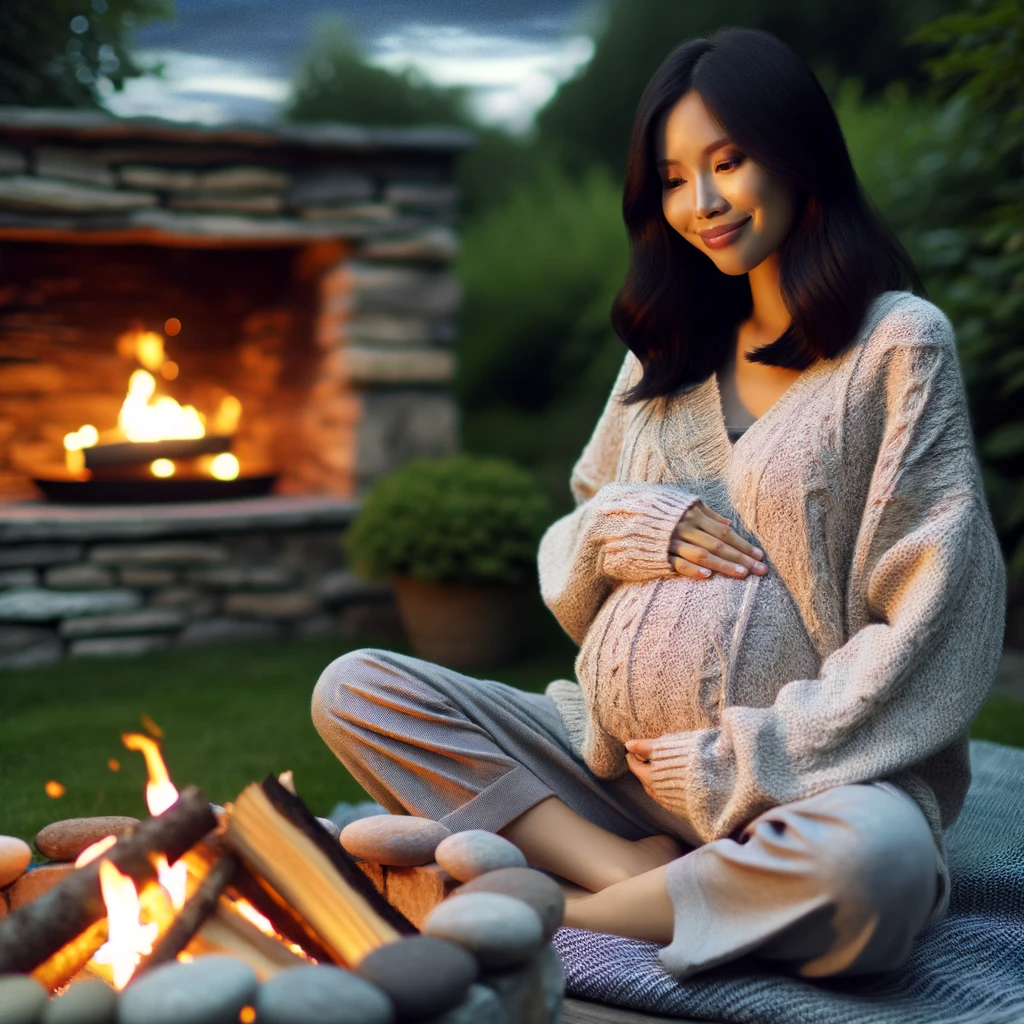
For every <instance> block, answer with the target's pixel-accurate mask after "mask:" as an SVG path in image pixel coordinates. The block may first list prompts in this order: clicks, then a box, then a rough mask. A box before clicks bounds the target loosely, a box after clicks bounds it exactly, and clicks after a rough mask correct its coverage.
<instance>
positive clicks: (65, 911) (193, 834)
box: [0, 787, 217, 985]
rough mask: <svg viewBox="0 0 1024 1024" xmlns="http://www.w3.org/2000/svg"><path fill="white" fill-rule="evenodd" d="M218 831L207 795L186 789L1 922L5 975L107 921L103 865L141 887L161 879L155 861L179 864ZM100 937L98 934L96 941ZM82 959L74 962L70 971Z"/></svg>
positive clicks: (22, 970) (34, 964) (0, 965)
mask: <svg viewBox="0 0 1024 1024" xmlns="http://www.w3.org/2000/svg"><path fill="white" fill-rule="evenodd" d="M216 826H217V819H216V817H215V816H214V814H213V812H212V811H211V810H210V805H209V803H208V802H207V800H206V798H205V797H204V796H203V795H202V793H201V792H200V791H199V790H198V789H197V788H195V787H190V788H188V789H186V790H184V791H183V792H182V793H181V795H180V797H179V798H178V800H177V801H176V802H175V803H174V804H173V805H172V806H171V807H170V808H169V809H168V810H167V811H165V812H164V813H163V814H161V815H159V816H158V817H154V818H149V819H147V820H146V821H143V822H142V823H141V824H140V825H138V826H137V827H136V828H135V829H133V830H132V831H131V832H129V833H127V834H125V835H124V836H122V837H121V838H120V839H119V840H118V841H117V843H116V844H115V845H114V846H112V847H111V848H110V849H109V850H108V851H107V852H106V854H105V855H104V856H103V858H102V859H101V860H99V861H93V862H92V863H91V864H87V865H85V866H84V867H82V868H79V869H78V870H77V871H75V872H74V873H73V874H71V875H70V876H69V877H68V878H67V879H65V880H64V881H63V882H61V884H60V885H58V886H56V887H55V888H53V889H51V890H50V891H49V892H48V893H46V894H45V895H43V896H40V897H39V899H37V900H36V901H35V902H33V903H29V904H27V905H26V906H23V907H21V908H19V909H18V910H16V911H15V912H14V913H12V914H11V915H10V916H9V917H7V918H6V919H5V920H3V921H0V974H8V973H11V974H27V973H29V972H31V971H33V970H34V969H36V968H38V967H39V966H40V965H42V964H43V963H44V962H46V961H48V960H50V959H51V958H53V957H54V954H56V953H58V952H59V951H60V950H61V949H62V948H63V947H64V946H67V945H68V944H69V943H73V942H74V941H75V940H76V939H77V938H78V937H79V936H81V935H82V934H83V933H84V932H86V931H88V930H90V929H93V930H95V929H94V926H95V925H96V924H97V922H100V921H103V920H104V919H105V918H106V916H107V910H106V905H105V903H104V901H103V894H102V889H101V886H100V864H101V863H103V862H104V861H108V862H110V863H112V864H113V865H114V866H115V867H116V868H117V869H118V870H119V871H120V872H121V873H122V874H124V875H127V876H128V877H129V878H131V879H132V880H133V881H134V882H135V884H136V885H137V886H139V887H141V886H143V885H145V884H146V883H148V882H152V881H155V880H156V878H157V872H156V868H155V866H154V863H153V858H154V857H156V856H157V855H159V854H163V855H164V856H165V857H166V858H167V860H168V861H169V862H170V863H172V864H173V863H174V862H175V861H177V860H178V859H179V858H180V857H181V856H182V855H183V854H184V853H185V852H186V851H187V850H189V849H190V848H191V847H192V846H193V845H194V844H195V843H197V842H198V841H199V840H200V839H202V838H203V836H205V835H206V834H207V833H208V832H210V831H211V830H212V829H214V828H216ZM96 937H99V936H98V934H97V935H96V936H94V937H93V941H95V938H96ZM101 941H102V940H101ZM90 955H91V954H90ZM86 959H88V958H86ZM76 960H77V957H71V958H69V962H68V966H70V964H71V963H73V962H75V961H76ZM47 973H48V981H49V983H50V984H51V985H54V984H60V983H61V981H62V980H67V978H70V977H71V976H72V975H73V974H74V971H73V970H72V971H71V973H70V974H68V976H67V978H63V979H58V980H57V981H56V982H53V981H52V979H51V975H53V974H56V973H60V972H59V971H53V970H49V969H48V972H47Z"/></svg>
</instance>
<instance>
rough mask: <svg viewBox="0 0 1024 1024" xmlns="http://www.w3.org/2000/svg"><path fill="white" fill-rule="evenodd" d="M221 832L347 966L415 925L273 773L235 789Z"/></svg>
mask: <svg viewBox="0 0 1024 1024" xmlns="http://www.w3.org/2000/svg"><path fill="white" fill-rule="evenodd" d="M225 839H226V841H227V842H228V843H229V844H230V845H231V846H232V848H233V849H234V850H235V851H236V852H237V853H238V854H239V856H241V858H242V860H243V861H244V862H245V863H246V865H247V866H248V867H249V868H250V870H251V871H252V872H253V874H254V875H256V876H257V877H258V878H259V880H260V882H261V883H263V884H265V886H266V888H267V889H268V890H269V891H270V892H271V893H272V895H273V896H274V897H275V899H276V900H278V901H279V902H280V903H281V904H282V905H288V906H290V907H291V909H292V910H293V911H297V912H298V915H299V920H300V921H301V923H302V925H303V927H304V929H306V930H307V931H308V932H311V933H312V935H313V936H315V937H316V938H317V940H318V941H319V942H320V943H321V944H322V945H323V946H325V947H326V948H327V951H328V952H329V954H330V958H331V959H332V960H333V961H334V962H335V963H338V964H340V965H342V966H352V965H354V964H357V963H359V962H360V960H362V959H363V957H365V956H366V955H367V954H368V953H369V952H371V951H372V950H374V949H376V948H377V947H378V946H381V945H383V944H385V943H388V942H394V941H395V940H397V939H398V938H400V937H401V936H402V935H409V934H415V932H416V929H415V927H414V926H413V925H412V924H410V922H409V921H408V920H407V919H406V918H405V917H403V916H402V915H401V914H400V913H399V912H398V911H397V910H395V908H394V907H392V906H391V905H390V904H389V903H388V902H387V901H386V900H385V899H384V898H383V897H382V896H381V895H380V894H379V893H378V892H377V890H376V889H375V888H374V886H373V883H372V882H370V880H369V879H368V878H367V877H366V876H365V875H364V874H363V872H362V871H360V870H359V868H358V867H357V865H356V863H355V861H354V860H353V859H352V858H351V857H350V856H349V855H348V854H347V853H346V852H345V851H344V850H343V849H342V848H341V846H339V845H338V844H337V843H335V842H332V841H331V840H330V838H329V837H328V835H327V833H326V832H325V831H324V830H323V828H322V827H321V826H320V824H319V823H318V822H317V820H316V818H314V817H313V815H312V814H311V813H310V812H309V810H308V809H307V808H306V806H305V804H303V803H302V801H301V800H300V799H299V798H298V797H295V796H293V795H292V794H291V793H289V792H288V790H287V789H285V788H284V786H282V785H281V783H280V782H278V780H277V779H276V778H274V776H273V775H270V776H268V777H267V779H266V780H265V781H264V782H263V784H262V786H258V785H255V784H253V785H251V786H248V787H246V789H245V790H244V791H243V792H242V794H241V795H240V796H239V797H238V799H237V800H236V801H235V803H234V805H233V807H232V808H231V810H230V814H229V818H228V828H227V833H226V836H225Z"/></svg>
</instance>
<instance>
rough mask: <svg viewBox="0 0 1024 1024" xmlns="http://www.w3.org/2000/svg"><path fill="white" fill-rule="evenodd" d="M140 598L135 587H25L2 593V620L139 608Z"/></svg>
mask: <svg viewBox="0 0 1024 1024" xmlns="http://www.w3.org/2000/svg"><path fill="white" fill-rule="evenodd" d="M140 603H141V598H140V597H139V595H138V593H137V592H136V591H134V590H87V591H74V590H44V589H43V588H41V587H26V588H25V589H24V590H8V591H5V592H4V593H2V594H0V621H4V622H49V621H52V620H53V619H69V618H77V617H78V616H80V615H98V614H101V613H104V612H123V611H128V610H130V609H132V608H137V607H138V606H139V604H140Z"/></svg>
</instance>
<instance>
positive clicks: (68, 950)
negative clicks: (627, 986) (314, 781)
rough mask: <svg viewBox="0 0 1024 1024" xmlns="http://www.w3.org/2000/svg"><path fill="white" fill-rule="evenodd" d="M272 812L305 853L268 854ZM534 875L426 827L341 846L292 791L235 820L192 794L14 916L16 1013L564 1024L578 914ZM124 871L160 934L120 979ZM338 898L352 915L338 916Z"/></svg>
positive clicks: (350, 838)
mask: <svg viewBox="0 0 1024 1024" xmlns="http://www.w3.org/2000/svg"><path fill="white" fill-rule="evenodd" d="M256 804H259V806H260V807H261V808H264V812H265V813H267V814H271V815H274V814H279V815H280V817H281V822H283V824H282V825H281V830H282V835H285V834H286V835H287V836H288V837H291V838H290V839H289V842H288V843H287V844H277V845H274V844H273V843H269V842H264V839H263V838H262V836H263V831H267V832H273V831H274V830H275V828H276V826H274V827H273V828H270V827H268V828H267V829H266V830H263V829H262V826H261V828H257V829H255V831H254V829H253V827H252V826H253V823H258V822H259V821H260V819H259V818H257V817H254V816H253V815H252V812H251V808H252V806H255V805H256ZM247 808H248V810H247V811H246V813H247V814H248V817H244V816H243V814H242V813H241V811H242V810H246V809H247ZM233 816H234V820H233ZM247 822H248V825H247ZM254 837H255V839H254ZM272 854H273V862H271V861H268V860H267V858H268V857H270V856H271V855H272ZM176 864H185V865H187V868H188V887H187V895H185V896H183V902H182V903H181V905H180V906H178V907H176V908H174V909H173V910H169V903H168V900H167V893H166V891H165V890H164V888H163V887H162V885H161V881H162V882H163V884H164V885H166V878H165V876H164V874H163V870H165V869H167V868H173V867H174V865H176ZM523 865H524V862H523V861H522V858H521V855H520V854H519V852H518V850H516V849H515V848H514V847H513V846H511V844H508V843H507V842H506V841H505V840H502V839H501V838H500V837H498V836H494V835H491V834H489V833H477V832H466V833H456V834H454V835H449V834H448V832H447V830H445V829H444V828H443V826H440V825H438V824H437V823H435V822H427V821H425V820H424V819H418V818H413V817H407V816H391V815H387V816H380V817H377V818H369V819H364V820H362V821H357V822H355V823H353V824H352V825H350V826H349V827H348V828H347V829H346V830H345V831H344V832H343V833H342V843H339V842H338V840H337V838H336V836H332V835H331V834H330V833H329V832H328V831H327V830H326V829H325V828H324V827H323V826H322V825H321V824H320V823H319V822H318V820H317V819H316V818H314V817H313V816H312V815H311V814H310V813H309V811H308V810H307V809H306V808H305V806H304V805H303V804H302V802H301V801H300V800H298V798H296V797H295V796H294V795H292V794H291V793H289V792H288V791H287V789H285V788H284V787H283V786H281V785H280V784H279V783H278V781H277V780H276V779H274V778H273V777H270V778H268V779H267V780H266V781H265V782H264V783H263V784H262V785H260V786H256V785H254V786H250V787H248V788H247V789H246V791H244V792H243V794H241V795H240V796H239V798H238V800H237V801H236V802H235V805H233V806H232V805H229V807H228V809H227V811H225V812H222V813H215V810H214V809H211V805H210V804H209V803H208V802H207V800H206V799H205V797H204V796H203V795H202V794H201V793H200V791H199V790H198V789H196V788H194V787H192V788H188V789H185V790H183V791H182V792H181V794H180V795H179V796H178V799H177V800H176V801H175V802H174V803H173V805H172V806H170V807H169V808H168V809H167V810H165V811H164V812H163V813H162V814H159V815H155V816H153V817H151V818H149V819H147V820H145V821H141V822H139V823H137V824H135V825H129V826H127V827H126V828H125V829H124V831H123V833H122V834H121V835H120V836H119V837H118V838H116V841H114V840H113V837H112V839H111V840H110V841H109V843H108V845H107V846H106V848H104V849H102V850H101V851H100V852H98V853H97V854H96V855H95V856H94V858H93V859H91V860H89V861H88V862H87V863H83V864H82V866H80V867H77V868H70V867H69V868H66V869H64V870H63V871H62V872H61V873H62V874H63V877H62V878H61V880H60V881H59V882H58V883H57V884H56V885H54V886H53V887H52V888H50V889H49V890H48V891H46V892H43V893H42V894H41V895H39V896H38V897H37V898H35V899H32V900H30V901H27V902H23V903H21V904H20V905H19V906H17V907H16V909H14V910H12V911H11V912H10V913H9V914H8V916H7V917H6V918H5V919H3V920H0V1007H5V1008H13V1007H20V1008H21V1010H19V1013H20V1015H19V1016H17V1017H16V1018H11V1019H17V1020H18V1021H21V1022H25V1024H31V1022H33V1021H40V1022H49V1021H51V1020H63V1021H66V1022H71V1021H73V1020H79V1019H81V1020H90V1021H96V1022H100V1021H106V1020H109V1021H110V1022H113V1021H115V1020H116V1021H118V1022H119V1024H160V1022H162V1021H166V1022H167V1024H172V1022H174V1024H177V1022H178V1021H180V1020H186V1019H187V1020H189V1021H194V1022H197V1024H201V1022H203V1021H206V1020H209V1021H210V1022H211V1024H212V1022H215V1021H227V1020H241V1021H253V1020H258V1021H260V1022H261V1024H274V1022H275V1021H279V1022H281V1024H284V1022H286V1021H287V1022H288V1024H303V1022H306V1021H309V1022H310V1024H312V1022H314V1021H315V1022H316V1024H331V1022H332V1021H337V1022H339V1024H340V1022H342V1021H344V1022H347V1024H360V1022H362V1024H389V1022H392V1021H406V1020H408V1021H413V1020H431V1021H437V1022H441V1021H444V1022H446V1024H461V1022H464V1024H470V1022H472V1024H513V1022H516V1021H531V1022H533V1021H536V1022H538V1024H545V1022H549V1021H554V1020H556V1019H557V1016H558V1014H559V1012H560V1007H561V1001H562V987H563V976H562V970H561V964H560V962H559V960H558V957H557V954H556V953H555V952H554V949H553V947H552V946H551V945H550V942H549V941H548V940H549V939H550V937H551V934H552V933H553V931H554V929H555V928H556V927H557V926H558V925H559V924H560V923H561V919H562V914H563V911H564V902H563V899H562V894H561V890H560V889H559V887H558V886H557V885H556V884H555V882H554V881H553V880H551V879H550V878H549V877H548V876H546V875H544V874H543V873H541V872H537V871H533V870H530V869H528V868H526V867H525V866H523ZM113 869H116V872H117V873H118V874H119V876H121V877H122V878H123V879H127V880H130V883H131V886H132V887H133V888H134V893H135V894H136V895H137V898H138V903H137V906H138V907H140V908H141V912H140V911H139V910H136V911H135V913H136V916H137V920H136V922H134V923H136V924H137V923H138V921H141V920H143V919H144V918H147V917H148V918H149V920H148V923H147V926H148V927H150V928H151V929H152V941H151V942H149V943H148V944H147V945H146V946H145V950H144V952H142V953H141V954H139V953H137V954H136V957H135V959H134V961H133V962H132V963H131V964H130V966H129V967H128V973H127V977H121V978H120V979H119V978H118V977H117V973H116V971H117V968H116V967H115V968H114V971H115V973H114V976H113V978H111V977H110V976H109V975H108V973H105V972H104V970H102V969H101V968H100V967H98V966H97V965H98V962H99V961H101V960H102V957H101V953H102V951H103V950H108V949H109V948H110V947H111V946H114V947H116V945H117V942H118V941H121V940H119V938H118V934H117V933H118V928H119V925H118V922H117V915H116V914H115V911H114V909H113V908H112V907H111V906H110V899H109V889H108V887H107V882H109V875H110V873H111V872H112V871H113ZM40 870H46V869H39V868H37V869H35V871H31V872H29V875H27V876H25V877H26V878H27V877H30V876H31V875H32V874H34V873H35V872H36V871H40ZM105 873H106V874H105ZM268 876H270V877H269V878H268ZM316 877H319V878H321V879H326V882H327V883H328V887H327V888H326V889H323V888H322V889H317V888H316V887H315V886H312V884H311V883H310V882H309V879H313V878H316ZM459 882H463V883H465V884H462V885H460V884H458V883H459ZM300 883H301V884H300ZM310 893H313V894H319V895H316V898H315V899H312V900H311V898H310V895H309V894H310ZM157 896H159V897H160V898H156V897H157ZM385 897H389V898H390V900H391V902H388V901H387V899H385ZM335 898H337V899H341V900H342V901H343V902H342V903H341V904H339V906H340V908H341V910H340V911H339V912H333V913H331V914H329V915H327V916H326V917H325V916H324V906H326V905H327V904H328V903H329V902H330V900H331V899H335ZM319 904H323V905H324V906H321V905H319ZM393 904H398V907H397V908H396V906H395V905H393ZM299 905H301V906H302V907H304V908H305V910H304V911H300V910H299V909H298V908H297V907H298V906H299ZM402 909H404V910H405V911H406V912H405V913H403V912H402ZM346 915H354V916H351V918H349V917H346ZM342 918H345V920H346V921H348V923H347V924H345V925H344V926H340V925H339V921H340V920H341V919H342ZM410 918H413V919H414V920H410ZM115 952H116V949H115ZM105 962H106V961H105ZM122 969H123V968H122ZM97 975H98V976H99V977H101V978H102V979H103V980H97V977H95V976H97ZM90 976H93V977H91V978H90ZM122 988H123V991H120V989H122ZM78 1003H80V1004H81V1005H82V1006H83V1007H85V1008H86V1009H85V1010H83V1015H81V1016H76V1015H75V1012H76V1005H77V1004H78ZM97 1006H100V1010H99V1011H97V1009H96V1008H97ZM58 1007H59V1008H60V1009H59V1010H58V1009H57V1008H58ZM104 1007H105V1009H104ZM0 1017H3V1015H2V1014H0ZM3 1019H8V1018H7V1017H3Z"/></svg>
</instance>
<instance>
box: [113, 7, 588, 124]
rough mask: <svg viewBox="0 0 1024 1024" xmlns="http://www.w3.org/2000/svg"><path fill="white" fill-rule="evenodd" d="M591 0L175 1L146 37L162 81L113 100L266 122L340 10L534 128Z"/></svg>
mask: <svg viewBox="0 0 1024 1024" xmlns="http://www.w3.org/2000/svg"><path fill="white" fill-rule="evenodd" d="M593 4H594V0H430V2H424V0H373V2H372V3H367V2H366V0H334V2H332V3H331V4H330V5H326V4H325V3H324V0H291V3H290V4H287V5H285V4H281V3H276V2H270V0H244V2H241V0H178V8H179V12H178V19H177V21H175V22H171V23H157V24H154V25H152V26H150V27H148V28H147V29H145V30H143V31H142V32H141V33H140V36H139V47H140V49H139V56H140V57H141V59H142V60H143V61H144V62H148V63H156V62H161V63H163V65H164V67H165V72H164V76H163V77H162V78H154V77H146V78H143V79H134V80H129V81H128V82H127V83H126V86H125V89H124V91H123V92H121V93H115V94H112V95H111V96H110V97H109V98H108V99H107V103H108V106H109V107H110V108H111V110H113V111H114V112H115V113H118V114H121V115H123V116H131V115H138V114H147V115H152V116H159V117H168V118H172V119H175V120H188V121H200V122H208V123H216V122H224V121H234V120H257V121H259V120H269V119H272V118H274V117H276V116H277V114H278V113H279V111H280V109H281V106H282V104H283V103H284V102H285V101H286V100H287V97H288V94H289V88H290V82H291V72H292V69H293V68H294V67H295V65H296V63H297V61H298V60H299V59H301V56H302V54H303V53H305V52H306V49H307V48H308V45H309V42H310V39H311V33H313V32H315V25H316V23H317V19H318V18H319V17H322V16H323V15H324V14H325V13H328V14H339V13H340V14H342V15H343V16H345V17H346V19H347V20H348V22H349V23H350V24H351V25H352V26H353V28H355V29H356V30H357V31H358V33H359V35H360V36H361V37H362V39H363V40H364V45H365V46H366V50H367V53H368V55H369V59H370V60H371V61H372V62H373V63H375V64H377V65H379V66H381V67H386V68H389V69H393V70H398V69H403V68H414V69H416V70H417V71H419V72H420V73H421V74H422V75H423V76H424V77H425V78H427V79H428V80H429V81H432V82H435V83H437V84H439V85H461V86H467V87H468V88H469V89H470V90H471V102H472V104H473V108H474V111H475V112H476V114H477V116H478V117H479V118H480V119H481V120H482V121H483V122H485V123H489V124H498V125H502V126H505V127H507V128H509V129H510V130H512V131H523V130H525V129H527V128H528V127H529V125H530V124H531V122H532V119H533V116H534V114H535V113H536V111H537V110H538V109H539V108H540V107H541V106H543V105H544V103H546V102H547V101H548V99H550V97H551V96H552V94H553V93H554V91H555V89H556V88H557V87H558V85H559V83H561V82H562V81H564V80H565V79H567V78H569V77H571V76H572V74H573V73H574V72H575V71H576V70H577V69H578V68H580V67H581V66H582V65H583V64H585V63H586V62H587V61H588V60H589V59H590V57H591V55H592V53H593V43H592V41H591V40H590V38H589V36H587V35H585V34H583V32H582V31H581V26H582V25H583V18H584V17H585V16H586V12H587V11H592V10H593V9H594V7H593Z"/></svg>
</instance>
